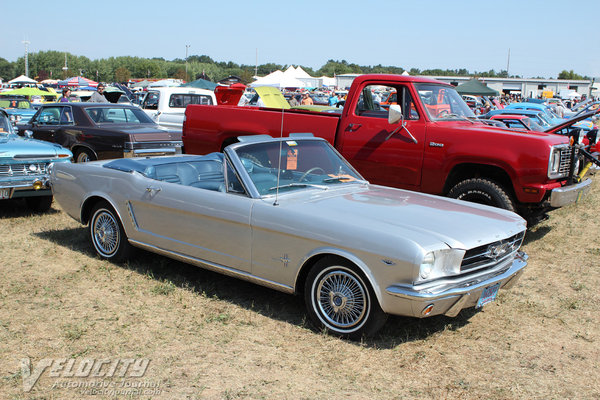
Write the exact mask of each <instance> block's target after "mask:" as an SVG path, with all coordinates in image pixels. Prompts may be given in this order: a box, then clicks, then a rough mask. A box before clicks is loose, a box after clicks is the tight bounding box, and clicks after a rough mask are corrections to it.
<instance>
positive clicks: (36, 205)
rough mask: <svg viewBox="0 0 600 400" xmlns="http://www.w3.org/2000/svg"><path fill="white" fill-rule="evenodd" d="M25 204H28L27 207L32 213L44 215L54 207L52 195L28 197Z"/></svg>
mask: <svg viewBox="0 0 600 400" xmlns="http://www.w3.org/2000/svg"><path fill="white" fill-rule="evenodd" d="M25 202H26V203H27V207H29V209H31V210H32V211H35V212H38V213H43V212H46V211H48V210H49V209H50V206H51V205H52V195H50V196H35V197H26V198H25Z"/></svg>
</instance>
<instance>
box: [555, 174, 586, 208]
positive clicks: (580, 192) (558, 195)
mask: <svg viewBox="0 0 600 400" xmlns="http://www.w3.org/2000/svg"><path fill="white" fill-rule="evenodd" d="M591 184H592V180H591V179H586V180H585V181H583V182H579V183H577V184H574V185H569V186H563V187H560V188H556V189H552V192H551V193H550V206H551V207H562V206H566V205H568V204H572V203H577V202H578V201H579V200H580V199H581V198H582V197H583V196H585V195H587V194H588V193H589V191H590V188H591Z"/></svg>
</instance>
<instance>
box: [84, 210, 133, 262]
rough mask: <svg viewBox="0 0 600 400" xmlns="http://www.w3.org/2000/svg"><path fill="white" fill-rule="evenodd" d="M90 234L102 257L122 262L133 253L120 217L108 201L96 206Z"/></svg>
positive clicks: (93, 211)
mask: <svg viewBox="0 0 600 400" xmlns="http://www.w3.org/2000/svg"><path fill="white" fill-rule="evenodd" d="M89 232H90V239H91V241H92V244H93V245H94V249H95V250H96V252H97V253H98V255H99V256H100V257H102V258H104V259H106V260H110V261H114V262H121V261H124V260H125V259H127V257H128V256H129V254H130V253H131V245H130V244H129V242H128V241H127V235H125V231H124V230H123V225H122V224H121V221H120V220H119V216H118V215H117V213H116V212H115V211H114V209H113V208H112V207H111V205H110V204H108V203H107V202H106V201H102V202H100V203H98V204H96V205H95V206H94V208H93V210H92V217H91V218H90V224H89Z"/></svg>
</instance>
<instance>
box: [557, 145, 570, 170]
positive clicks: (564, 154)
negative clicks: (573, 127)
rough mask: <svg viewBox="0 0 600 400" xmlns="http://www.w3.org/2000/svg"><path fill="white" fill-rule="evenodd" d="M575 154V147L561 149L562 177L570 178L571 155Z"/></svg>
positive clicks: (560, 168)
mask: <svg viewBox="0 0 600 400" xmlns="http://www.w3.org/2000/svg"><path fill="white" fill-rule="evenodd" d="M572 153H573V147H571V146H565V147H562V148H561V149H560V167H559V168H558V174H557V175H560V176H568V175H569V171H570V169H571V154H572Z"/></svg>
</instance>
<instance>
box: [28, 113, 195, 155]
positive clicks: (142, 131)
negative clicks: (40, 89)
mask: <svg viewBox="0 0 600 400" xmlns="http://www.w3.org/2000/svg"><path fill="white" fill-rule="evenodd" d="M17 129H18V133H19V135H21V136H28V137H34V138H35V139H40V140H46V141H48V142H54V143H58V144H60V145H62V146H63V147H66V148H68V149H70V150H71V151H72V152H73V157H74V160H75V162H85V161H93V160H101V159H109V158H123V157H144V156H154V155H174V154H181V152H182V146H183V142H182V141H181V133H180V132H176V131H171V130H168V129H165V128H162V127H160V126H158V125H157V124H156V123H155V122H154V121H152V120H151V119H150V117H148V116H147V115H146V113H144V111H142V110H141V109H139V108H138V107H136V106H130V105H122V104H112V103H52V104H44V105H43V106H42V107H41V108H40V109H39V110H38V112H37V113H36V114H35V115H34V116H33V117H32V118H31V120H30V121H29V122H28V123H26V124H19V125H17Z"/></svg>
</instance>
